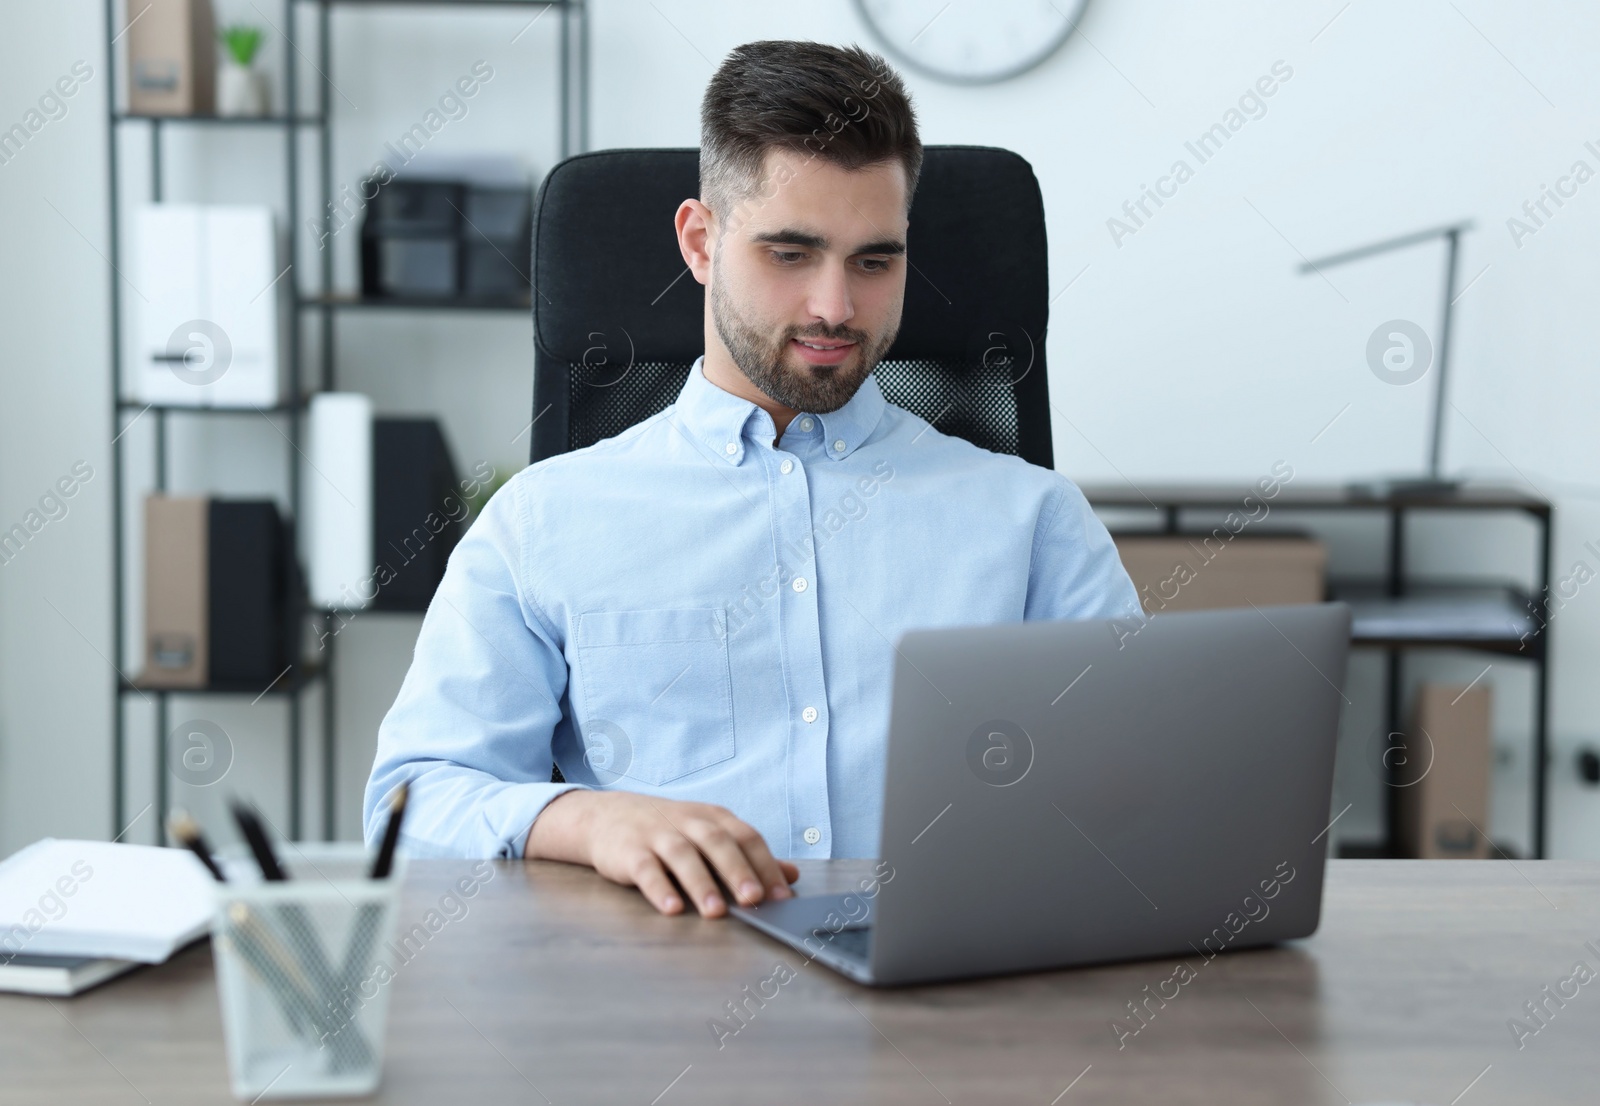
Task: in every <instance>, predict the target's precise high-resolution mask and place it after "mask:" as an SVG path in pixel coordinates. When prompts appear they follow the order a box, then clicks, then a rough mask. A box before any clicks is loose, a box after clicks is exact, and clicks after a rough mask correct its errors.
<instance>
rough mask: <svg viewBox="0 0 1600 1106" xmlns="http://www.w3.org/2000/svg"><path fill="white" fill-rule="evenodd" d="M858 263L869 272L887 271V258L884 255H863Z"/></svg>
mask: <svg viewBox="0 0 1600 1106" xmlns="http://www.w3.org/2000/svg"><path fill="white" fill-rule="evenodd" d="M860 264H861V267H862V268H863V269H865V270H866V271H867V272H869V273H886V272H888V271H889V259H888V258H886V257H863V258H862V259H861V262H860Z"/></svg>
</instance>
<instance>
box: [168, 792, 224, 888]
mask: <svg viewBox="0 0 1600 1106" xmlns="http://www.w3.org/2000/svg"><path fill="white" fill-rule="evenodd" d="M167 832H168V833H170V834H172V838H173V840H174V841H176V842H178V844H180V845H182V846H183V847H184V848H186V849H188V850H189V851H190V852H192V853H194V855H195V856H197V857H199V858H200V863H202V864H204V865H205V866H206V870H207V871H209V872H210V873H211V874H212V876H214V877H215V878H216V881H217V882H218V883H227V882H228V877H227V876H225V875H223V874H222V869H221V868H219V867H218V866H217V862H216V861H215V860H213V859H212V858H211V846H210V845H209V844H207V843H206V839H205V835H204V834H202V833H201V832H200V823H198V822H196V821H195V820H194V819H193V818H192V817H190V815H189V812H188V811H185V810H174V811H173V812H172V814H171V816H170V817H169V818H168V819H167Z"/></svg>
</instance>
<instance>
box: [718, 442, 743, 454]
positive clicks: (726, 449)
mask: <svg viewBox="0 0 1600 1106" xmlns="http://www.w3.org/2000/svg"><path fill="white" fill-rule="evenodd" d="M738 450H739V447H738V446H736V445H734V444H733V443H732V442H729V443H728V444H727V445H725V446H723V447H722V452H724V453H726V454H728V455H729V456H730V457H731V456H732V455H733V454H734V453H736V452H738Z"/></svg>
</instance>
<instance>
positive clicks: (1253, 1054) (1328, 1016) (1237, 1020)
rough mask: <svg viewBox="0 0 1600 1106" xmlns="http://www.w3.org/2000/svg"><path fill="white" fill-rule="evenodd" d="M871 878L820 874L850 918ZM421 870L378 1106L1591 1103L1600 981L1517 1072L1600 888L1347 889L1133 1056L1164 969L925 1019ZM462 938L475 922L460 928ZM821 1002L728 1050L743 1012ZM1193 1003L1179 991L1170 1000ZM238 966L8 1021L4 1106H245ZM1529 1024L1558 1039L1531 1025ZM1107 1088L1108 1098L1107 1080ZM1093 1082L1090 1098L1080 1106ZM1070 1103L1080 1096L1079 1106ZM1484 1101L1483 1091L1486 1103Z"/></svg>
mask: <svg viewBox="0 0 1600 1106" xmlns="http://www.w3.org/2000/svg"><path fill="white" fill-rule="evenodd" d="M869 868H870V864H869V862H866V861H803V862H801V870H802V873H803V875H802V879H801V884H800V887H801V888H802V889H805V890H812V891H820V890H826V889H838V890H844V889H848V888H849V887H851V886H852V885H853V884H854V883H855V881H856V880H858V879H860V878H861V877H862V875H864V874H865V872H866V871H867V870H868V869H869ZM470 869H471V866H470V865H468V864H466V863H460V862H447V861H431V862H417V863H413V865H412V866H411V878H410V879H409V880H408V883H407V888H406V893H405V903H404V908H403V910H402V915H401V916H402V923H401V924H402V928H406V927H409V926H410V925H411V924H413V923H416V922H421V921H424V920H425V919H426V917H427V912H428V911H429V910H430V909H438V910H440V911H441V913H440V915H439V918H438V919H436V922H437V921H439V920H442V921H443V922H444V924H443V925H442V927H441V928H439V929H438V932H437V933H436V934H433V935H432V936H431V937H430V938H429V939H428V941H427V943H426V944H424V945H422V946H421V947H420V950H419V951H417V952H416V953H415V955H414V957H413V959H411V960H410V962H409V963H406V964H405V965H404V966H402V967H400V968H399V969H398V973H397V977H396V979H395V980H394V982H393V983H392V984H391V986H392V987H393V992H392V995H391V1002H392V1005H391V1008H390V1020H389V1032H388V1041H387V1058H386V1061H385V1074H384V1083H383V1087H382V1092H381V1095H380V1100H381V1101H383V1102H407V1103H426V1104H428V1106H442V1104H454V1103H484V1104H497V1103H510V1102H517V1103H544V1102H545V1101H549V1102H551V1103H559V1104H567V1103H604V1104H607V1106H611V1104H614V1103H639V1104H641V1106H644V1104H656V1106H678V1104H687V1103H696V1104H704V1103H738V1104H740V1106H748V1104H751V1103H829V1104H833V1103H839V1104H846V1103H908V1104H918V1106H938V1104H939V1103H943V1102H951V1103H957V1102H966V1103H984V1104H989V1103H1013V1102H1014V1103H1030V1104H1036V1106H1050V1104H1052V1103H1054V1104H1056V1106H1087V1104H1090V1103H1138V1102H1162V1103H1206V1104H1213V1103H1221V1102H1227V1103H1270V1104H1272V1106H1283V1104H1302V1103H1344V1102H1350V1103H1366V1102H1384V1101H1406V1102H1412V1101H1414V1102H1421V1103H1438V1104H1440V1106H1445V1104H1450V1103H1456V1104H1457V1106H1492V1104H1495V1103H1517V1104H1518V1106H1527V1104H1532V1103H1547V1102H1574V1103H1576V1102H1586V1103H1592V1102H1594V1101H1595V1100H1596V1096H1597V1094H1600V1090H1597V1088H1600V1059H1597V1050H1596V1040H1597V1039H1600V977H1597V978H1596V979H1595V980H1594V981H1593V982H1591V983H1589V984H1588V985H1587V986H1583V987H1581V988H1580V989H1579V991H1578V994H1577V997H1575V998H1572V999H1568V1000H1567V1001H1566V1005H1565V1007H1564V1008H1561V1009H1557V1007H1556V1006H1555V1004H1554V1002H1549V1004H1548V1005H1549V1008H1550V1009H1551V1010H1554V1011H1555V1015H1554V1017H1552V1018H1550V1019H1549V1020H1548V1022H1547V1024H1546V1025H1545V1026H1544V1028H1542V1029H1540V1030H1539V1031H1538V1032H1537V1033H1536V1034H1535V1035H1533V1036H1530V1037H1526V1038H1525V1039H1524V1040H1523V1042H1522V1044H1523V1047H1522V1048H1521V1049H1518V1047H1517V1045H1516V1042H1515V1041H1514V1039H1513V1037H1512V1035H1511V1033H1510V1031H1509V1030H1508V1028H1507V1024H1506V1023H1507V1019H1508V1018H1511V1017H1514V1016H1521V1017H1524V1018H1525V1015H1524V1014H1523V1004H1524V1003H1526V1002H1530V1001H1535V1000H1538V999H1540V998H1541V997H1543V996H1542V995H1541V993H1540V989H1541V988H1542V987H1544V986H1546V985H1549V986H1550V987H1551V988H1552V989H1554V988H1555V987H1556V985H1557V984H1558V983H1559V982H1560V981H1561V980H1563V979H1565V978H1567V977H1568V976H1569V975H1571V973H1572V969H1573V965H1574V963H1575V962H1577V961H1579V960H1582V961H1584V962H1585V963H1586V964H1588V965H1589V967H1591V968H1593V969H1595V970H1596V971H1597V972H1600V953H1597V952H1595V951H1594V950H1592V949H1589V948H1586V947H1585V942H1593V944H1594V946H1595V948H1596V949H1600V864H1595V863H1578V862H1562V861H1545V862H1520V861H1519V862H1515V864H1513V863H1508V862H1496V861H1482V862H1473V861H1454V862H1450V861H1355V860H1350V861H1334V862H1332V863H1331V865H1330V870H1329V876H1328V887H1327V896H1326V900H1325V904H1324V912H1323V923H1322V929H1321V930H1320V931H1319V933H1318V934H1317V935H1316V936H1314V937H1312V938H1310V939H1309V940H1306V941H1301V942H1297V943H1295V944H1293V945H1290V946H1286V947H1283V948H1278V949H1269V950H1262V951H1257V952H1241V953H1231V954H1226V955H1224V956H1222V957H1219V958H1217V959H1216V960H1214V961H1213V962H1211V963H1203V962H1201V961H1200V960H1199V958H1198V957H1196V958H1194V960H1193V961H1192V962H1191V963H1192V965H1193V971H1194V975H1195V977H1194V978H1193V979H1192V980H1191V981H1189V982H1188V983H1187V984H1184V985H1182V986H1180V987H1177V993H1176V997H1174V998H1172V999H1171V1000H1170V1001H1169V1002H1168V1003H1167V1005H1166V1006H1165V1008H1160V1007H1157V1006H1156V1005H1155V1003H1154V1002H1153V1001H1152V1003H1151V1006H1150V1008H1151V1009H1154V1010H1155V1011H1156V1013H1155V1015H1154V1016H1153V1017H1152V1018H1151V1019H1150V1020H1149V1023H1148V1025H1146V1026H1145V1027H1144V1028H1143V1029H1142V1030H1141V1031H1140V1032H1139V1033H1138V1034H1137V1035H1136V1036H1130V1037H1129V1038H1127V1039H1126V1040H1125V1041H1124V1042H1123V1044H1124V1045H1125V1046H1126V1047H1123V1048H1120V1049H1119V1047H1118V1040H1117V1036H1116V1034H1115V1032H1114V1031H1113V1029H1112V1028H1111V1022H1112V1020H1113V1019H1117V1018H1120V1019H1122V1020H1123V1021H1124V1022H1128V1021H1129V1019H1128V1015H1127V1010H1126V1004H1127V1003H1129V1002H1134V1001H1138V1000H1140V999H1143V998H1144V997H1145V995H1146V992H1145V991H1144V988H1145V987H1146V986H1147V985H1148V986H1149V987H1150V988H1151V989H1152V991H1153V990H1155V989H1156V988H1157V984H1158V983H1160V982H1161V981H1163V980H1166V979H1168V978H1169V977H1170V976H1171V975H1172V974H1173V969H1174V964H1175V962H1173V961H1165V960H1164V961H1155V962H1146V963H1141V964H1129V965H1119V966H1115V967H1107V968H1094V969H1084V970H1073V971H1060V972H1049V973H1044V974H1038V975H1032V976H1020V977H1014V978H1010V979H1001V980H989V981H984V982H978V983H965V984H958V985H950V986H932V987H925V988H919V989H909V990H903V991H871V990H867V989H864V988H861V987H858V986H856V985H854V984H852V983H850V982H848V981H846V980H844V979H842V978H841V977H839V976H836V975H834V974H833V973H832V972H830V971H827V970H826V969H824V968H822V967H820V966H819V965H816V964H807V963H806V962H805V960H804V958H803V957H802V956H800V955H799V954H797V953H794V952H792V951H790V950H789V949H787V948H786V947H784V946H781V945H778V944H776V943H775V942H772V941H769V940H768V939H766V938H764V937H762V936H761V935H760V934H758V933H756V932H754V931H753V930H750V929H749V928H748V927H746V926H744V925H742V924H741V923H738V922H735V921H733V920H731V919H722V920H718V921H702V920H700V919H698V918H692V917H690V918H684V917H680V918H665V917H661V916H659V915H657V914H655V912H654V911H653V910H651V909H650V907H649V906H648V905H647V904H646V903H645V902H644V900H643V899H642V898H640V897H639V896H638V894H637V892H635V891H632V890H630V889H624V888H620V887H617V886H615V885H613V884H610V883H608V882H606V881H605V880H603V879H601V878H600V877H598V876H596V875H595V874H594V873H592V872H590V871H588V870H587V869H580V868H574V867H569V866H566V865H560V864H552V863H542V862H541V863H534V864H526V865H525V864H522V863H517V862H501V863H497V864H494V865H493V866H492V875H490V876H489V877H488V878H487V880H486V881H485V882H484V883H482V884H481V885H480V887H479V889H478V890H477V893H476V894H475V896H474V897H473V898H471V899H469V900H466V903H465V905H466V912H465V913H464V914H463V913H461V911H460V909H459V908H458V907H454V906H452V905H451V904H450V903H448V902H446V903H444V906H443V908H441V900H442V899H443V898H444V896H446V895H447V894H448V893H449V891H450V888H451V886H452V885H453V884H454V883H455V882H456V881H457V880H458V879H460V878H462V877H463V876H468V875H470ZM449 913H453V914H455V918H454V920H450V919H448V918H447V917H446V914H449ZM780 962H781V963H784V964H787V965H789V966H790V967H791V968H792V969H793V971H794V978H793V979H792V980H790V981H789V982H787V983H778V984H774V985H771V986H768V988H767V993H769V994H770V993H771V992H772V991H773V990H774V988H775V989H776V991H777V994H776V996H775V997H773V998H770V999H768V1000H766V1003H765V1006H764V1007H761V1008H759V1009H758V1008H757V1007H756V1004H755V1002H754V1001H751V1003H750V1008H751V1009H754V1010H756V1012H755V1013H754V1015H753V1016H750V1017H749V1020H748V1024H747V1025H746V1026H745V1027H744V1028H742V1029H740V1030H739V1032H738V1033H737V1034H734V1035H732V1036H730V1037H727V1038H726V1039H725V1040H724V1041H722V1043H721V1047H719V1044H718V1040H717V1036H716V1034H715V1033H714V1032H713V1030H712V1028H711V1021H712V1019H717V1018H720V1019H721V1020H723V1021H724V1022H726V1023H728V1024H729V1025H730V1026H731V1025H734V1024H736V1023H734V1022H733V1021H732V1019H731V1018H729V1017H728V1015H727V1013H726V1010H725V1008H724V1007H725V1004H726V1003H729V1002H734V1001H737V1000H739V999H741V998H744V997H745V994H744V991H743V988H745V987H746V986H747V985H748V986H749V987H750V989H751V991H752V992H755V991H756V989H757V986H758V984H760V983H761V982H762V981H763V980H767V979H768V978H769V977H771V976H772V975H773V970H774V967H775V966H776V965H778V964H779V963H780ZM1174 986H1175V985H1173V984H1168V985H1166V987H1165V990H1166V992H1167V993H1168V994H1172V993H1173V990H1174ZM217 1010H218V1008H217V997H216V989H215V986H214V984H213V980H212V969H211V953H210V949H209V947H208V946H207V945H206V944H203V943H202V944H200V945H198V946H195V947H192V948H190V949H189V950H187V951H186V952H184V953H182V954H180V955H179V956H177V957H176V958H174V960H172V961H171V962H169V963H167V964H165V965H162V966H160V967H156V968H148V969H141V970H140V971H138V972H137V973H135V974H133V975H130V976H128V977H125V978H123V979H121V980H117V981H115V982H112V983H109V984H107V985H105V986H104V987H102V988H100V989H98V990H95V991H91V992H88V993H86V994H83V995H81V996H79V997H77V998H74V999H55V1000H45V999H38V998H28V997H21V996H0V1103H7V1104H9V1103H30V1104H32V1103H70V1104H72V1106H96V1104H101V1103H104V1104H107V1106H112V1104H115V1106H127V1104H137V1103H140V1102H141V1101H148V1102H152V1103H179V1104H183V1103H208V1104H214V1103H225V1102H228V1101H231V1099H230V1097H229V1092H228V1084H227V1071H226V1067H225V1064H226V1060H225V1057H224V1054H223V1046H222V1039H221V1035H220V1030H219V1026H218V1024H217V1020H216V1019H217ZM1530 1024H1531V1023H1530ZM1080 1076H1081V1077H1080ZM1074 1080H1076V1083H1074ZM1069 1084H1071V1085H1072V1087H1071V1090H1070V1091H1069V1090H1067V1089H1066V1088H1067V1087H1068V1085H1069ZM1469 1088H1470V1089H1469Z"/></svg>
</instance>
